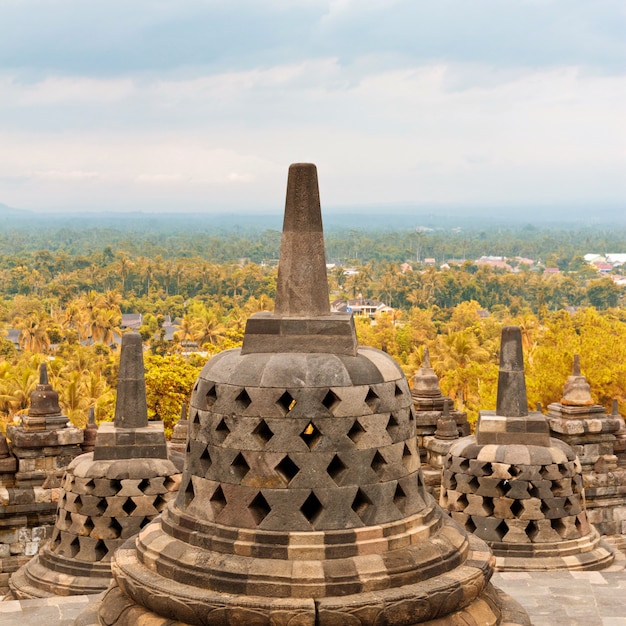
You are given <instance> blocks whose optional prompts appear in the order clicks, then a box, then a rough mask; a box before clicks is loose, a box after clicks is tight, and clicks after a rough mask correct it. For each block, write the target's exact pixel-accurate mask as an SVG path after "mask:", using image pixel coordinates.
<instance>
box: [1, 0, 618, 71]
mask: <svg viewBox="0 0 626 626" xmlns="http://www.w3.org/2000/svg"><path fill="white" fill-rule="evenodd" d="M625 31H626V11H625V10H624V5H623V2H621V0H595V1H594V2H589V0H545V1H537V0H507V1H506V2H502V0H472V2H467V0H438V1H437V2H424V1H422V0H397V1H389V0H387V1H382V0H358V1H356V0H311V1H300V2H298V1H290V2H288V1H286V0H281V1H276V0H274V1H268V0H265V1H263V2H259V1H258V0H231V1H230V2H223V1H222V0H220V1H217V0H207V1H203V2H199V1H197V0H177V2H166V1H165V0H133V2H127V1H126V0H107V1H104V0H90V2H84V0H58V1H57V2H49V0H5V1H4V2H3V11H2V21H1V22H0V65H1V66H3V67H5V68H12V69H17V70H19V71H20V73H21V74H22V75H23V76H24V77H25V78H26V79H28V77H37V76H38V75H41V74H42V73H48V72H52V73H58V74H77V75H81V74H86V73H89V74H94V73H95V74H98V75H101V76H112V75H129V74H137V73H142V72H144V73H150V72H158V73H159V74H162V73H165V72H182V71H184V72H187V73H189V74H193V73H196V72H198V71H201V72H204V71H206V69H207V68H208V70H209V71H211V72H214V71H216V72H223V71H225V70H237V69H245V68H247V69H250V68H253V67H268V66H272V65H276V64H281V63H284V62H285V61H286V60H290V61H291V62H294V63H298V62H301V61H303V60H306V59H311V58H319V57H328V56H334V57H337V58H338V59H340V62H341V63H342V64H344V63H345V64H351V63H353V62H354V61H355V60H356V59H358V58H359V57H362V56H364V55H371V56H376V57H378V58H382V57H388V58H391V59H394V62H399V60H404V62H406V63H407V64H408V65H413V64H415V63H424V62H432V61H433V60H437V59H439V60H441V59H445V60H447V61H449V62H474V63H489V64H496V65H511V64H513V65H533V66H540V65H544V66H545V65H551V64H575V65H582V64H584V65H590V66H593V67H595V68H597V69H598V70H602V71H619V70H620V68H623V67H624V65H625V63H626V39H625V38H624V36H623V33H624V32H625Z"/></svg>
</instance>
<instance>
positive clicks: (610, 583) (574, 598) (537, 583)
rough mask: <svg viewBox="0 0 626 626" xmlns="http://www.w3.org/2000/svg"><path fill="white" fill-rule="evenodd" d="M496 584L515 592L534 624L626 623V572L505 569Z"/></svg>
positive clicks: (596, 625)
mask: <svg viewBox="0 0 626 626" xmlns="http://www.w3.org/2000/svg"><path fill="white" fill-rule="evenodd" d="M493 582H494V584H495V585H496V586H497V587H499V588H500V589H502V590H503V591H506V592H507V593H509V594H510V595H512V596H513V597H514V598H515V599H516V600H517V601H518V602H519V603H520V604H521V605H522V606H523V607H524V608H525V609H526V610H527V611H528V614H529V615H530V618H531V621H532V623H533V626H626V573H624V572H623V571H621V572H610V571H609V572H503V573H498V574H495V575H494V577H493Z"/></svg>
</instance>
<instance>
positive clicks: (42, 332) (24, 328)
mask: <svg viewBox="0 0 626 626" xmlns="http://www.w3.org/2000/svg"><path fill="white" fill-rule="evenodd" d="M47 322H48V317H47V315H46V314H45V313H43V312H42V311H33V312H32V313H31V314H30V315H29V316H28V317H26V318H24V319H21V320H17V321H16V323H15V327H16V328H17V329H19V330H20V348H22V350H27V351H29V352H45V351H46V350H47V349H48V348H49V347H50V337H48V332H47V330H46V329H47Z"/></svg>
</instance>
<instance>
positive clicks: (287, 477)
mask: <svg viewBox="0 0 626 626" xmlns="http://www.w3.org/2000/svg"><path fill="white" fill-rule="evenodd" d="M276 471H277V472H278V473H279V474H280V477H281V478H282V479H283V480H284V481H285V483H286V484H287V485H288V484H289V483H290V482H291V481H292V480H293V479H294V477H295V475H296V474H297V473H298V472H299V471H300V468H299V467H298V466H297V465H296V464H295V463H294V462H293V461H292V460H291V459H290V458H289V457H288V456H286V457H284V458H283V459H282V460H281V462H280V463H279V464H278V465H277V466H276Z"/></svg>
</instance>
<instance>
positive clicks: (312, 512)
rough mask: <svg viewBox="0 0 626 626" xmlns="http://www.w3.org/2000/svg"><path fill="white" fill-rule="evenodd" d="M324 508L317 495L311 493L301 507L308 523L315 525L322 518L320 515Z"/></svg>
mask: <svg viewBox="0 0 626 626" xmlns="http://www.w3.org/2000/svg"><path fill="white" fill-rule="evenodd" d="M323 509H324V507H323V506H322V503H321V502H320V501H319V500H318V499H317V497H316V496H315V494H314V493H313V492H312V491H311V493H310V494H309V496H308V498H307V499H306V500H305V501H304V503H303V504H302V506H301V507H300V512H301V513H302V515H304V517H306V519H307V521H308V522H309V523H310V524H311V525H313V524H314V523H315V520H317V518H318V517H319V516H320V513H321V512H322V511H323Z"/></svg>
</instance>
